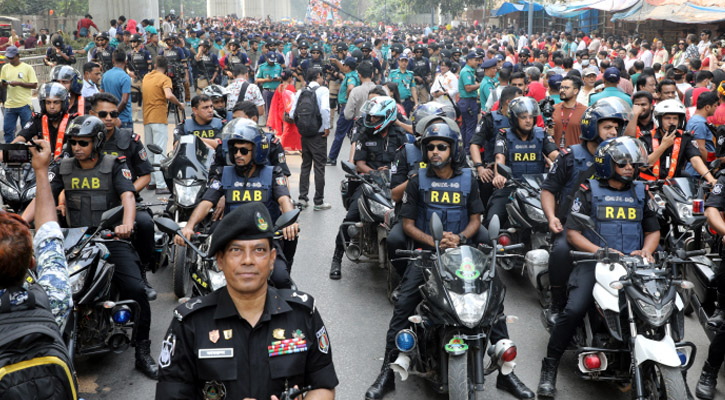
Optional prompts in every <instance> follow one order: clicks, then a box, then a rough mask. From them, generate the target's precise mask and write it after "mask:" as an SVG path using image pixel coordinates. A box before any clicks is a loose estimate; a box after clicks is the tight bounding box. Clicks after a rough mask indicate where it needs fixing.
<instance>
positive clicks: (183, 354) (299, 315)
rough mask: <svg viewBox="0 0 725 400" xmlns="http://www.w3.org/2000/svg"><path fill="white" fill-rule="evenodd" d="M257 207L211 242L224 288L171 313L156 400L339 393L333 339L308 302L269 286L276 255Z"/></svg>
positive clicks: (232, 219)
mask: <svg viewBox="0 0 725 400" xmlns="http://www.w3.org/2000/svg"><path fill="white" fill-rule="evenodd" d="M273 224H274V222H273V220H272V218H271V217H270V215H269V211H268V210H267V208H266V207H265V206H264V205H263V204H261V203H258V202H252V203H246V204H242V205H240V206H239V207H237V208H236V209H235V210H234V211H233V212H231V213H230V214H227V215H226V216H225V217H224V219H223V220H222V221H221V223H220V224H219V229H218V230H217V233H216V234H214V236H213V238H212V243H211V246H210V248H209V253H210V254H213V255H214V256H215V257H216V260H217V265H218V266H219V269H221V270H222V272H224V276H225V278H226V281H227V285H226V286H225V287H223V288H221V289H218V290H217V291H215V292H213V293H211V294H209V295H207V296H204V297H201V298H194V299H191V300H189V301H188V302H187V303H185V304H182V305H180V306H178V307H177V308H176V310H175V311H174V318H173V319H172V320H171V325H170V327H169V330H168V331H167V333H166V336H165V339H164V342H163V345H162V348H161V355H160V356H159V366H160V373H159V382H158V384H157V386H156V399H157V400H165V399H169V400H196V399H199V400H201V399H243V398H244V399H257V400H267V399H277V398H278V397H279V396H280V395H281V394H282V392H283V391H284V390H285V389H287V388H292V387H294V386H297V387H299V388H302V387H306V386H311V387H312V390H311V391H309V392H307V396H306V397H305V398H306V399H309V400H312V399H315V400H332V399H333V398H334V397H335V387H336V386H337V385H338V380H337V375H336V373H335V367H334V365H333V363H332V349H331V345H330V337H329V333H328V331H327V328H326V327H325V324H324V322H323V321H322V318H321V317H320V314H319V312H318V311H317V310H316V309H315V305H314V304H315V301H314V299H313V298H312V296H310V295H309V294H306V293H303V292H300V291H295V290H289V289H278V288H274V287H271V286H268V285H267V278H268V276H269V275H270V274H271V273H272V270H273V269H274V261H275V257H277V256H278V253H277V251H276V250H275V249H274V246H273V245H272V240H273V239H272V238H273V236H274V227H273Z"/></svg>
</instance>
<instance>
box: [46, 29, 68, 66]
mask: <svg viewBox="0 0 725 400" xmlns="http://www.w3.org/2000/svg"><path fill="white" fill-rule="evenodd" d="M51 44H52V46H50V47H48V51H47V52H46V53H45V58H44V59H43V62H44V63H45V65H47V66H50V67H55V66H56V65H73V64H75V63H76V57H75V56H74V55H73V48H72V47H71V46H70V45H66V44H65V43H63V36H61V35H60V34H58V33H56V34H55V35H53V38H52V39H51Z"/></svg>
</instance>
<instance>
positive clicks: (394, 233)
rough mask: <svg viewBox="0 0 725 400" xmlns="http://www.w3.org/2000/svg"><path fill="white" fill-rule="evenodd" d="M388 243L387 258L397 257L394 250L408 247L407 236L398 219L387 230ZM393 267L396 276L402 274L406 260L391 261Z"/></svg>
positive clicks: (406, 264) (406, 263)
mask: <svg viewBox="0 0 725 400" xmlns="http://www.w3.org/2000/svg"><path fill="white" fill-rule="evenodd" d="M387 245H388V259H389V260H394V259H396V258H398V256H396V255H395V250H405V249H407V248H408V237H407V236H405V232H404V231H403V221H398V222H397V223H396V224H395V225H393V227H392V228H391V229H390V232H388V238H387ZM392 264H393V268H395V270H396V271H397V272H398V276H401V277H402V276H403V273H404V272H405V269H406V268H407V266H408V261H407V260H400V261H393V262H392Z"/></svg>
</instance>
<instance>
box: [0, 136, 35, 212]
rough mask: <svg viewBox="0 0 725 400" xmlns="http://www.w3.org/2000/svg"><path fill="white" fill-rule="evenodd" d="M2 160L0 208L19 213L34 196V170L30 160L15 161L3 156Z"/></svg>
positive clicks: (0, 164) (0, 165)
mask: <svg viewBox="0 0 725 400" xmlns="http://www.w3.org/2000/svg"><path fill="white" fill-rule="evenodd" d="M4 146H25V145H21V144H18V145H4ZM12 151H14V150H9V151H4V152H3V153H8V152H12ZM22 151H24V152H25V151H27V150H22ZM4 160H5V162H2V163H0V208H3V209H5V210H6V211H10V212H14V213H17V214H21V213H22V212H23V211H24V210H25V208H26V207H27V206H28V204H30V202H31V201H32V200H33V199H34V198H35V171H33V167H32V166H31V165H30V162H16V161H13V159H12V157H5V158H4Z"/></svg>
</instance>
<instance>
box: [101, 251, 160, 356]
mask: <svg viewBox="0 0 725 400" xmlns="http://www.w3.org/2000/svg"><path fill="white" fill-rule="evenodd" d="M104 244H105V245H106V247H107V248H108V251H109V252H110V256H109V261H110V262H112V263H113V265H115V270H114V272H113V284H114V285H115V287H116V288H117V289H118V291H119V293H120V295H121V298H122V299H124V300H134V301H136V303H138V305H139V308H140V315H139V316H138V319H137V320H136V328H135V329H136V342H139V341H142V340H148V339H149V330H150V329H151V305H149V300H148V298H147V297H146V291H145V290H144V283H143V280H142V279H141V267H140V261H139V258H138V255H137V254H136V250H134V248H133V247H131V246H130V245H129V244H128V243H124V242H122V241H109V242H106V243H104Z"/></svg>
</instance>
